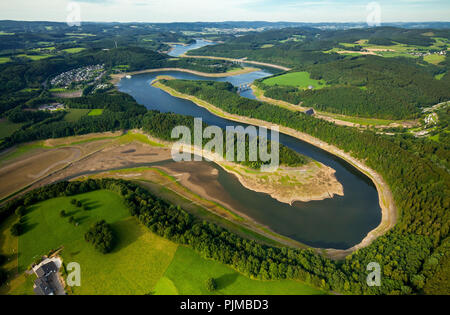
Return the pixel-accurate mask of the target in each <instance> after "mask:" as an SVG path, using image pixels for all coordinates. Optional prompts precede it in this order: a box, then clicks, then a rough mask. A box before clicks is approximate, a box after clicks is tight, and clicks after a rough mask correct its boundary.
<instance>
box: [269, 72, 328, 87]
mask: <svg viewBox="0 0 450 315" xmlns="http://www.w3.org/2000/svg"><path fill="white" fill-rule="evenodd" d="M263 83H264V84H266V85H269V86H274V85H286V86H294V87H298V88H300V89H308V87H309V86H310V85H312V86H313V87H314V89H316V90H317V89H321V88H324V87H326V86H327V84H326V82H325V81H323V80H314V79H311V77H310V74H309V73H308V72H306V71H303V72H291V73H286V74H283V75H280V76H277V77H273V78H269V79H266V80H264V81H263Z"/></svg>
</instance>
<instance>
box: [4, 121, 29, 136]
mask: <svg viewBox="0 0 450 315" xmlns="http://www.w3.org/2000/svg"><path fill="white" fill-rule="evenodd" d="M23 125H24V124H15V123H12V122H10V121H9V120H0V139H3V138H6V137H9V136H10V135H12V134H13V133H14V131H16V130H18V129H19V128H20V127H22V126H23Z"/></svg>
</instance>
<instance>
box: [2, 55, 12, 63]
mask: <svg viewBox="0 0 450 315" xmlns="http://www.w3.org/2000/svg"><path fill="white" fill-rule="evenodd" d="M10 61H11V58H9V57H0V64H2V63H7V62H10Z"/></svg>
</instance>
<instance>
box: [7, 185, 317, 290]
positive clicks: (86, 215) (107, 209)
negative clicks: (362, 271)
mask: <svg viewBox="0 0 450 315" xmlns="http://www.w3.org/2000/svg"><path fill="white" fill-rule="evenodd" d="M72 198H76V199H77V200H80V201H82V202H83V204H87V205H88V206H89V209H88V210H87V211H85V210H82V209H79V208H77V207H75V206H74V205H72V204H71V203H70V200H71V199H72ZM61 210H65V211H66V212H67V213H68V214H69V215H72V216H74V218H75V220H76V222H78V223H79V225H78V226H75V225H73V224H70V223H69V221H68V218H67V217H65V218H62V217H61V216H60V211H61ZM100 219H104V220H106V221H107V222H108V223H110V224H111V226H112V228H113V230H114V233H115V235H116V237H117V244H116V246H115V248H114V249H113V251H112V252H111V253H110V254H107V255H103V254H100V253H99V252H97V251H96V250H95V249H94V248H93V246H92V245H91V244H89V243H87V242H86V241H85V240H84V234H85V232H86V231H87V230H88V229H89V227H90V226H91V225H92V224H93V223H95V222H96V221H98V220H100ZM16 220H17V219H16V217H15V216H13V217H11V219H10V220H8V221H6V222H5V225H4V226H2V229H1V230H0V232H1V234H5V233H6V234H5V235H6V236H7V237H6V238H5V242H3V244H1V243H0V244H1V245H2V246H0V249H1V251H2V253H6V252H8V253H10V252H11V251H12V252H15V250H14V248H16V247H15V246H16V245H14V246H13V244H14V238H12V237H11V236H10V234H9V226H11V225H12V224H13V223H14V222H15V221H16ZM25 222H26V223H25V226H26V229H25V230H26V231H25V233H24V234H23V235H22V236H20V237H19V239H18V245H17V252H18V257H19V258H18V262H17V265H18V269H19V270H20V272H23V271H24V270H26V269H27V268H28V267H29V266H30V264H31V263H33V262H34V261H35V260H36V259H37V258H39V257H40V256H42V255H45V254H47V253H48V252H49V251H51V250H54V249H58V248H61V247H62V248H63V250H62V252H61V253H60V255H61V257H62V258H63V260H64V264H66V265H67V264H68V263H70V262H77V263H79V264H80V266H81V287H76V288H72V289H71V292H70V293H71V294H77V295H78V294H89V295H91V294H92V295H95V294H114V295H120V294H138V295H139V294H150V293H151V294H159V295H161V294H169V295H171V294H194V295H198V294H210V292H208V291H206V288H205V281H206V280H207V279H208V278H214V279H216V281H217V284H218V290H217V291H216V292H215V294H227V295H237V294H244V295H251V294H272V295H274V294H325V292H323V291H321V290H318V289H315V288H313V287H310V286H309V285H306V284H304V283H301V282H297V281H291V280H283V281H259V280H251V279H249V278H247V277H245V276H243V275H241V274H239V273H238V272H236V271H234V270H233V269H231V268H229V267H227V266H225V265H223V264H220V263H218V262H215V261H212V260H207V259H204V258H202V257H200V256H199V255H198V254H197V253H196V252H194V251H193V250H192V249H190V248H187V247H184V246H178V245H176V244H175V243H172V242H170V241H168V240H166V239H163V238H161V237H159V236H156V235H155V234H153V233H151V232H150V231H149V230H148V229H147V228H145V227H144V226H142V225H141V224H140V223H139V222H138V221H137V220H136V219H135V218H134V217H131V216H130V215H129V213H128V210H127V209H126V207H125V205H124V203H123V199H122V198H121V197H120V196H119V195H118V194H116V193H114V192H111V191H107V190H99V191H94V192H90V193H86V194H81V195H77V196H73V197H60V198H54V199H50V200H47V201H44V202H41V203H38V204H36V205H33V206H31V207H29V208H28V212H27V214H26V216H25ZM6 242H7V243H8V244H7V243H6ZM9 245H11V246H9ZM34 279H35V277H34V276H27V275H25V274H24V273H22V274H21V275H20V276H19V277H17V278H15V279H14V280H12V281H11V283H12V284H13V285H12V288H11V289H10V290H8V289H7V288H6V287H3V288H1V290H0V292H2V293H3V292H5V293H7V294H32V283H33V280H34Z"/></svg>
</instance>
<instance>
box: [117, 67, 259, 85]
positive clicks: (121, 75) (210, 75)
mask: <svg viewBox="0 0 450 315" xmlns="http://www.w3.org/2000/svg"><path fill="white" fill-rule="evenodd" d="M258 70H259V69H257V68H250V67H246V68H243V69H239V70H234V71H229V72H224V73H206V72H200V71H195V70H189V69H182V68H158V69H147V70H142V71H135V72H127V73H119V74H112V75H111V78H112V80H111V83H112V84H114V85H117V83H119V82H120V80H122V79H123V78H125V77H126V76H128V75H130V76H133V75H137V74H144V73H153V72H163V71H177V72H186V73H190V74H195V75H198V76H201V77H208V78H225V77H230V76H235V75H241V74H246V73H251V72H255V71H258Z"/></svg>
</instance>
